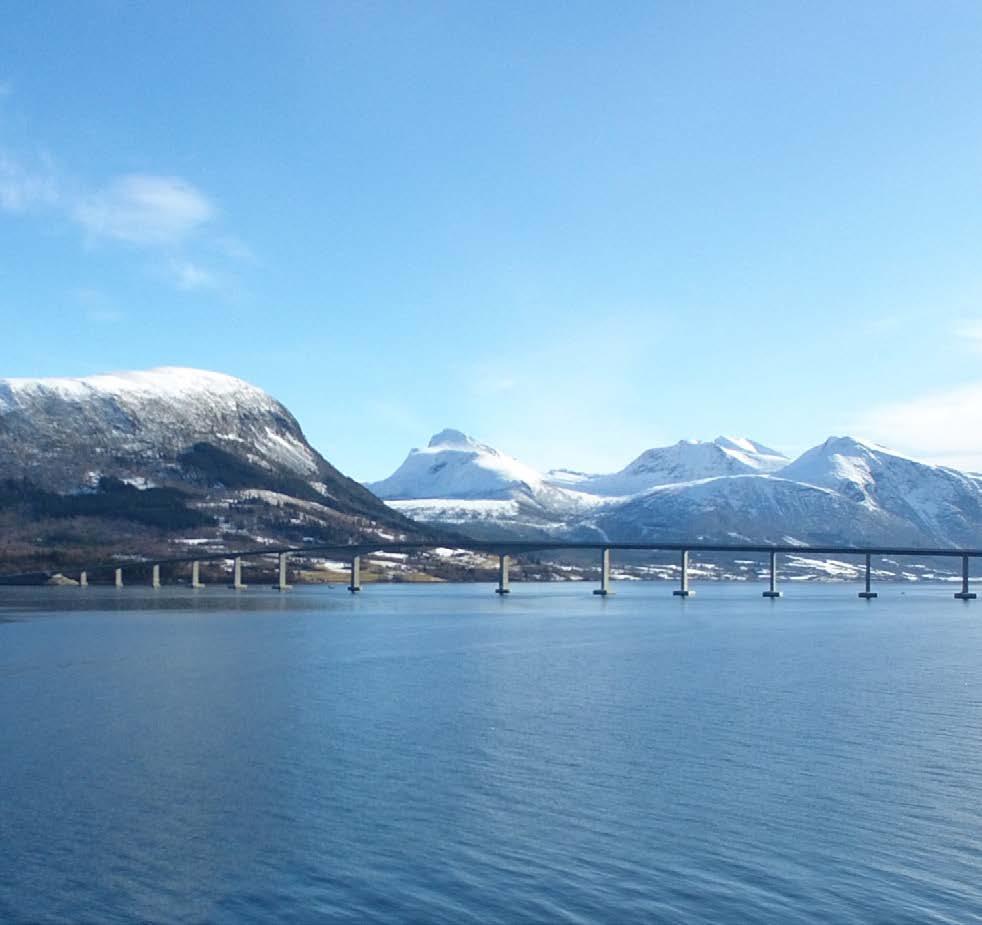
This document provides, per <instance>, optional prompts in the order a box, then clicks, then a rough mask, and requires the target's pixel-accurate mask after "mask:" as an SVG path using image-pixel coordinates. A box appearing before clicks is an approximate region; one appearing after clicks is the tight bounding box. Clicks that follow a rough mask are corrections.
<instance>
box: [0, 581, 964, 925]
mask: <svg viewBox="0 0 982 925" xmlns="http://www.w3.org/2000/svg"><path fill="white" fill-rule="evenodd" d="M590 590H591V587H588V586H585V585H572V584H570V585H560V586H556V585H553V586H541V585H538V586H537V585H515V586H514V590H513V593H512V594H511V596H510V597H509V598H507V599H504V600H502V599H499V598H498V597H497V596H496V595H494V594H492V593H491V591H490V588H489V587H488V586H453V587H451V586H443V587H433V586H431V587H419V586H417V587H399V586H389V587H374V586H367V587H366V589H365V591H364V592H363V593H362V595H361V596H360V597H357V598H352V596H350V595H348V594H347V593H346V592H344V591H342V590H341V589H326V588H306V589H304V588H299V589H295V590H294V591H292V592H290V593H288V594H282V595H281V594H277V593H275V592H272V591H267V590H260V589H255V588H253V589H250V590H249V591H246V592H244V593H240V594H238V595H235V594H234V593H232V592H228V591H224V590H215V589H208V590H206V591H203V592H199V593H197V594H195V593H194V592H191V591H189V590H182V589H172V590H168V589H164V590H161V591H159V592H155V593H154V592H148V591H142V590H139V589H136V588H127V589H124V590H123V591H121V592H117V591H115V590H112V589H100V588H95V587H92V588H89V589H87V590H86V591H80V590H78V589H3V590H0V788H2V790H0V794H2V796H0V799H2V802H0V921H3V922H21V921H24V922H61V921H65V922H93V923H95V922H98V923H108V922H137V921H153V922H236V923H238V922H269V921H278V922H318V921H321V922H446V923H454V925H459V923H467V922H482V923H483V922H506V923H515V922H610V923H627V922H642V921H644V922H775V923H793V922H823V923H824V922H864V923H866V922H882V923H904V922H910V923H925V922H957V923H965V922H977V921H982V601H975V602H969V603H962V602H956V601H954V600H952V598H951V593H952V590H953V589H952V588H950V587H944V588H934V589H931V588H910V587H904V588H900V587H887V588H882V589H881V593H882V597H881V598H880V599H879V600H877V601H873V602H870V603H865V602H861V601H859V600H857V599H856V597H855V594H856V591H857V590H859V589H858V587H855V586H845V585H840V586H803V585H796V586H793V587H791V586H787V587H786V589H785V590H786V591H787V592H788V596H787V597H786V598H784V599H783V600H780V601H775V602H770V601H764V600H762V599H761V598H760V596H759V595H760V590H761V589H760V587H758V586H739V585H704V586H700V587H699V594H698V595H697V596H696V597H695V598H694V599H690V600H688V601H682V600H678V599H674V598H672V597H671V595H670V590H671V589H670V587H669V586H668V585H666V584H661V583H653V584H643V585H637V584H635V585H627V586H622V587H619V588H618V592H619V593H618V594H617V596H616V597H614V598H611V599H608V600H603V599H600V598H596V597H594V596H593V595H591V594H590Z"/></svg>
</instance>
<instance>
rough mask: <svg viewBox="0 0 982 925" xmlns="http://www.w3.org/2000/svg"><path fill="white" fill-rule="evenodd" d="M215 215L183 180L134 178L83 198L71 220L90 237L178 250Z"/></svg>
mask: <svg viewBox="0 0 982 925" xmlns="http://www.w3.org/2000/svg"><path fill="white" fill-rule="evenodd" d="M215 214H216V209H215V207H214V205H213V204H212V202H211V200H209V199H208V197H207V196H205V195H204V193H202V192H201V191H200V190H198V189H196V188H195V187H194V186H192V185H191V184H190V183H188V182H187V181H186V180H182V179H180V178H179V177H159V176H152V175H148V174H131V175H128V176H123V177H120V178H118V179H116V180H114V181H113V182H112V183H111V184H110V185H109V186H107V187H106V188H105V189H103V190H101V191H99V192H96V193H92V194H89V195H87V196H84V197H82V198H81V199H80V200H79V202H78V203H77V204H76V205H75V207H74V208H73V210H72V217H73V218H74V219H75V220H76V221H77V222H78V223H79V224H80V225H82V227H84V228H85V229H86V231H88V232H89V233H90V234H93V235H96V236H99V237H105V238H112V239H115V240H118V241H124V242H126V243H129V244H138V245H151V246H158V245H176V244H180V243H181V242H182V241H184V240H185V239H186V238H188V237H189V236H190V235H192V234H193V233H194V232H196V231H198V230H199V229H200V228H202V227H203V226H204V225H206V224H207V223H208V222H210V221H212V219H214V217H215Z"/></svg>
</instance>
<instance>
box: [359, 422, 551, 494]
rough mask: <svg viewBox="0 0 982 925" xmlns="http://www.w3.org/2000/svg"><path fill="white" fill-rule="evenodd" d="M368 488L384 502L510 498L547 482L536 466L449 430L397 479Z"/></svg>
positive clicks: (417, 453) (417, 452) (413, 455)
mask: <svg viewBox="0 0 982 925" xmlns="http://www.w3.org/2000/svg"><path fill="white" fill-rule="evenodd" d="M368 488H369V489H371V490H372V491H373V492H374V493H375V494H376V495H378V496H379V497H380V498H385V499H407V498H506V497H508V496H509V495H510V494H511V493H513V492H515V491H520V492H523V493H525V494H529V495H532V494H534V493H535V492H537V491H540V490H541V489H542V488H543V478H542V476H541V475H540V474H539V473H538V472H536V470H535V469H533V468H532V467H531V466H526V465H525V464H524V463H521V462H519V461H518V460H517V459H515V458H513V457H511V456H508V455H506V454H505V453H500V452H498V450H496V449H494V448H493V447H490V446H486V445H485V444H483V443H478V442H477V441H476V440H475V439H474V438H473V437H468V436H467V435H466V434H463V433H461V432H460V431H459V430H452V429H450V428H448V429H447V430H443V431H441V432H440V433H438V434H436V435H435V436H434V437H433V438H432V439H431V440H430V442H429V444H428V445H427V446H426V447H425V448H424V449H413V450H410V452H409V455H408V456H407V457H406V459H405V461H404V462H403V463H402V465H401V466H399V468H398V469H396V471H395V472H394V473H392V475H390V476H389V477H388V478H387V479H383V480H382V481H380V482H373V483H370V484H369V485H368Z"/></svg>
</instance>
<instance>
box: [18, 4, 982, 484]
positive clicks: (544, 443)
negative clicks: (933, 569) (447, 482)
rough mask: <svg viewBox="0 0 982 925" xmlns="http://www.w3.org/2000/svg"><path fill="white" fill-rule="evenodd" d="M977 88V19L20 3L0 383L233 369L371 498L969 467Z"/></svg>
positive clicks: (976, 291)
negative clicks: (447, 439) (772, 454)
mask: <svg viewBox="0 0 982 925" xmlns="http://www.w3.org/2000/svg"><path fill="white" fill-rule="evenodd" d="M980 90H982V5H980V4H972V3H947V2H937V3H935V2H930V3H929V2H919V3H906V2H889V3H876V2H868V3H862V4H856V3H852V2H849V3H837V2H829V3H820V4H818V3H804V2H800V3H799V2H793V0H780V2H773V3H768V2H753V3H742V4H741V3H731V2H704V3H685V2H681V0H679V2H670V3H669V2H665V3H659V2H644V3H629V2H624V3H615V4H600V3H577V2H563V3H558V2H556V3H551V2H546V3H493V4H490V3H489V4H482V3H476V2H475V3H457V2H447V3H367V2H366V3H330V4H328V3H285V4H258V3H256V4H248V3H241V4H240V3H236V4H232V3H227V4H224V3H214V2H213V3H201V4H176V5H175V4H163V3H157V4H132V3H126V2H114V3H99V2H94V0H93V2H87V3H84V4H66V3H53V2H50V3H36V4H17V5H15V6H11V7H9V8H8V9H6V10H5V12H4V27H3V29H2V30H0V324H2V332H3V336H2V339H0V359H2V363H0V375H5V376H39V375H85V374H88V373H93V372H102V371H109V370H114V369H131V368H144V367H149V366H156V365H186V366H199V367H204V368H208V369H217V370H221V371H225V372H229V373H232V374H235V375H238V376H241V377H243V378H245V379H248V380H250V381H252V382H255V383H256V384H258V385H261V386H262V387H264V388H266V389H267V390H269V391H270V392H272V393H273V394H274V395H275V396H276V397H278V398H280V399H281V400H282V401H284V402H285V403H286V404H287V405H288V406H289V407H290V408H291V410H293V411H294V412H295V413H296V415H297V417H298V418H299V419H300V421H301V423H302V424H303V426H304V428H305V430H306V432H307V434H308V436H309V437H310V439H311V441H312V442H313V443H314V444H315V445H316V446H317V447H318V449H320V450H321V451H322V452H323V453H324V454H325V455H326V456H327V457H328V458H329V459H330V460H331V461H332V462H334V463H335V464H337V465H338V466H340V467H341V468H342V469H343V470H345V471H347V472H349V473H350V474H352V475H354V476H356V477H359V478H366V479H367V478H379V477H382V476H384V475H387V474H388V473H389V472H390V471H391V470H392V469H394V468H395V466H396V465H397V464H398V463H399V462H400V461H401V460H402V458H403V456H404V455H405V452H406V451H407V450H408V449H409V447H410V446H414V445H419V444H421V443H423V442H425V441H426V439H427V438H428V437H429V435H430V434H431V433H433V432H435V431H437V430H440V429H442V428H443V427H445V426H454V427H458V428H461V429H463V430H466V431H468V432H470V433H473V434H474V435H476V436H478V437H480V438H481V439H483V440H485V441H486V442H489V443H492V444H494V445H497V446H499V447H500V448H502V449H504V450H506V451H508V452H511V453H513V454H514V455H517V456H519V457H520V458H522V459H524V460H525V461H527V462H529V463H531V464H533V465H537V466H541V467H549V466H558V465H564V466H572V467H576V468H581V469H589V470H606V469H613V468H619V467H620V466H622V465H623V464H625V463H626V462H627V461H628V460H629V459H630V458H632V457H633V456H634V455H636V454H637V453H639V452H640V451H642V450H643V449H645V448H647V447H650V446H654V445H658V444H662V443H668V442H674V441H675V440H677V439H679V438H682V437H687V438H707V439H711V438H713V437H715V436H716V435H717V434H719V433H734V434H745V435H748V436H751V437H754V438H755V439H758V440H760V441H763V442H764V443H769V444H771V445H774V446H776V447H778V448H780V449H784V450H785V451H788V452H797V451H801V450H803V449H805V448H807V447H808V446H810V445H812V444H814V443H817V442H819V441H821V440H823V439H824V438H825V437H826V436H828V435H830V434H833V433H845V432H851V433H857V434H861V435H864V436H869V437H872V438H874V439H879V440H881V441H884V442H887V443H889V444H891V445H893V446H896V447H898V448H900V449H903V450H906V451H908V452H913V453H917V454H919V455H922V456H925V457H928V458H931V459H934V460H938V461H946V462H951V463H953V464H961V465H966V466H973V467H975V468H978V469H982V371H980V359H982V303H980V295H982V259H980V258H982V102H980V99H982V96H980Z"/></svg>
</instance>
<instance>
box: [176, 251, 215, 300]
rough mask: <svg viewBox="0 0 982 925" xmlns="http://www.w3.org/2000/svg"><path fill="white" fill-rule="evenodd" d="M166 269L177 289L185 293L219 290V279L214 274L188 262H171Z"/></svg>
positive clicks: (181, 260) (182, 260)
mask: <svg viewBox="0 0 982 925" xmlns="http://www.w3.org/2000/svg"><path fill="white" fill-rule="evenodd" d="M167 269H168V275H169V276H170V278H171V279H172V280H173V282H174V284H175V285H176V286H177V288H178V289H182V290H184V291H186V292H187V291H191V290H193V289H217V288H219V279H218V277H217V276H215V274H214V273H212V272H211V271H210V270H206V269H205V268H204V267H202V266H199V265H198V264H196V263H193V262H192V261H190V260H184V259H180V260H172V261H171V262H170V264H168V267H167Z"/></svg>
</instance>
